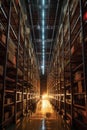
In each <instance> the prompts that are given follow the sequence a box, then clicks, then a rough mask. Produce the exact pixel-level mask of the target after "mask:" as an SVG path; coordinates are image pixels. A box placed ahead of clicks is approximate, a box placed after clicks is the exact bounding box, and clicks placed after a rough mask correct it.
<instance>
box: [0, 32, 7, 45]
mask: <svg viewBox="0 0 87 130" xmlns="http://www.w3.org/2000/svg"><path fill="white" fill-rule="evenodd" d="M0 35H1V36H0V40H1V41H2V42H3V43H4V44H6V36H5V34H3V33H2V34H0Z"/></svg>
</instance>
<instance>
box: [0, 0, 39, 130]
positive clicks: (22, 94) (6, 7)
mask: <svg viewBox="0 0 87 130" xmlns="http://www.w3.org/2000/svg"><path fill="white" fill-rule="evenodd" d="M24 16H25V15H24V14H23V10H22V6H21V3H20V1H19V2H17V1H16V0H10V1H8V0H3V1H2V0H1V1H0V128H3V127H5V126H6V125H8V124H10V122H15V123H18V122H19V121H20V119H21V117H23V115H25V114H27V113H28V112H29V109H30V100H31V102H32V101H33V100H35V101H36V100H38V99H36V98H37V94H38V92H39V88H38V86H39V73H38V69H37V64H36V60H35V55H34V51H33V47H32V44H31V41H30V34H29V32H28V31H27V29H28V28H29V27H27V25H26V24H25V20H26V19H24V18H25V17H24ZM31 60H32V61H33V62H32V63H31ZM32 66H33V69H34V70H35V73H36V74H37V78H36V76H35V73H34V72H33V71H32ZM32 75H33V79H32ZM31 79H32V81H33V80H35V81H36V82H38V84H36V82H31ZM31 86H32V87H36V89H37V92H36V89H35V90H34V91H33V92H32V94H31ZM35 93H36V94H35ZM31 95H32V99H30V97H31ZM25 100H26V101H25ZM35 103H36V102H35Z"/></svg>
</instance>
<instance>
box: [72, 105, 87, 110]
mask: <svg viewBox="0 0 87 130" xmlns="http://www.w3.org/2000/svg"><path fill="white" fill-rule="evenodd" d="M74 107H77V108H79V109H83V110H86V108H85V106H81V105H77V104H74Z"/></svg>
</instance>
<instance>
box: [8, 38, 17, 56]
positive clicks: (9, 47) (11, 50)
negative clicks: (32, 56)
mask: <svg viewBox="0 0 87 130" xmlns="http://www.w3.org/2000/svg"><path fill="white" fill-rule="evenodd" d="M15 49H16V46H15V44H14V43H13V41H12V40H11V39H10V40H9V44H8V50H9V51H10V52H11V53H12V54H13V55H15Z"/></svg>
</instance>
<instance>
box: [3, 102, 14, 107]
mask: <svg viewBox="0 0 87 130" xmlns="http://www.w3.org/2000/svg"><path fill="white" fill-rule="evenodd" d="M10 105H14V102H11V103H9V104H4V107H8V106H10Z"/></svg>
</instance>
